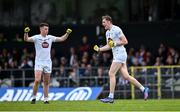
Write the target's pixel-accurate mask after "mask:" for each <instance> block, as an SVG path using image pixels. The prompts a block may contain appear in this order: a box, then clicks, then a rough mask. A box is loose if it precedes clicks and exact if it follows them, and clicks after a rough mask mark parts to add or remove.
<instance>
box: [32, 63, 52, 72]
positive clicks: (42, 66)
mask: <svg viewBox="0 0 180 112" xmlns="http://www.w3.org/2000/svg"><path fill="white" fill-rule="evenodd" d="M34 70H40V71H42V72H44V73H49V74H50V73H51V72H52V61H51V60H47V61H39V60H35V68H34Z"/></svg>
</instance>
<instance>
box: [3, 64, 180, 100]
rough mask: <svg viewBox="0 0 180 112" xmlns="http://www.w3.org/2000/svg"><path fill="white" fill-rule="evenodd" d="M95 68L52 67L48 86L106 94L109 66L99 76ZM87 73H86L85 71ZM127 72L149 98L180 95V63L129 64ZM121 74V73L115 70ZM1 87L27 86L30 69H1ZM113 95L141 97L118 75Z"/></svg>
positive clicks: (30, 82)
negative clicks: (86, 88)
mask: <svg viewBox="0 0 180 112" xmlns="http://www.w3.org/2000/svg"><path fill="white" fill-rule="evenodd" d="M97 69H98V68H97V67H92V68H91V69H90V70H88V71H87V69H84V68H76V69H73V68H71V67H66V68H64V70H63V72H62V69H60V68H53V71H52V74H51V82H50V86H53V87H78V86H91V87H95V86H103V87H104V91H103V92H102V94H101V96H100V97H104V96H107V95H108V93H109V77H108V69H109V68H107V67H104V69H103V75H102V76H98V73H97ZM85 71H86V72H87V73H86V72H85ZM129 73H130V75H132V76H133V77H135V78H136V79H137V80H138V81H139V82H140V83H141V84H143V85H144V86H148V87H149V88H150V98H153V99H158V98H180V66H144V67H130V68H129ZM118 74H120V73H118ZM0 78H1V79H2V81H1V82H0V86H1V87H2V86H11V87H27V86H32V84H33V81H34V70H33V69H8V70H0ZM116 79H117V86H116V92H115V98H125V99H126V98H129V99H135V98H136V99H137V98H142V94H140V93H141V91H140V90H139V89H137V88H135V87H134V86H133V85H131V84H130V83H129V82H128V81H126V80H124V79H123V78H122V77H121V75H117V78H116Z"/></svg>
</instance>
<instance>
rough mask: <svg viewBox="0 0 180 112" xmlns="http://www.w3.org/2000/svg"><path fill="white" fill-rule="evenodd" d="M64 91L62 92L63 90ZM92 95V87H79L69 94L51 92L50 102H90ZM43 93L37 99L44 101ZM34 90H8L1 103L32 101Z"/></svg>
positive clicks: (0, 97)
mask: <svg viewBox="0 0 180 112" xmlns="http://www.w3.org/2000/svg"><path fill="white" fill-rule="evenodd" d="M61 91H62V90H61ZM91 95H92V89H91V88H90V87H78V88H76V89H73V90H72V91H70V92H69V93H65V92H50V93H49V100H71V101H72V100H88V99H89V98H90V97H91ZM43 98H44V96H43V92H38V93H37V96H36V99H37V100H43ZM31 99H32V89H17V90H15V89H7V90H6V92H5V93H4V94H3V95H1V96H0V101H31Z"/></svg>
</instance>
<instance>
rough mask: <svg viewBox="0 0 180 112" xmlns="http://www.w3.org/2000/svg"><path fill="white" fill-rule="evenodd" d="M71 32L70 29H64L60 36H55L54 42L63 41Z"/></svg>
mask: <svg viewBox="0 0 180 112" xmlns="http://www.w3.org/2000/svg"><path fill="white" fill-rule="evenodd" d="M71 32H72V30H71V29H67V30H66V33H65V34H64V35H63V36H61V37H57V38H56V40H55V41H56V42H63V41H65V40H66V39H67V38H68V37H69V34H70V33H71Z"/></svg>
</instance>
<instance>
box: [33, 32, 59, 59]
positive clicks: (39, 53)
mask: <svg viewBox="0 0 180 112" xmlns="http://www.w3.org/2000/svg"><path fill="white" fill-rule="evenodd" d="M31 38H32V39H33V41H34V44H35V49H36V58H35V60H36V61H51V45H52V42H55V40H56V38H57V37H55V36H52V35H47V36H46V37H43V36H42V35H40V34H39V35H34V36H32V37H31Z"/></svg>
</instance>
